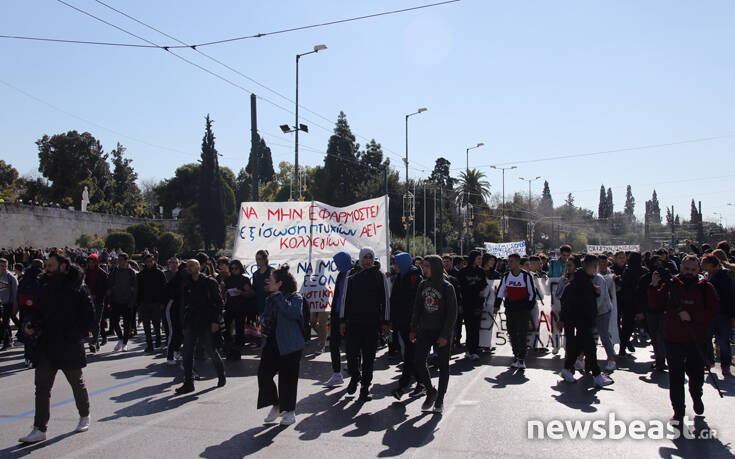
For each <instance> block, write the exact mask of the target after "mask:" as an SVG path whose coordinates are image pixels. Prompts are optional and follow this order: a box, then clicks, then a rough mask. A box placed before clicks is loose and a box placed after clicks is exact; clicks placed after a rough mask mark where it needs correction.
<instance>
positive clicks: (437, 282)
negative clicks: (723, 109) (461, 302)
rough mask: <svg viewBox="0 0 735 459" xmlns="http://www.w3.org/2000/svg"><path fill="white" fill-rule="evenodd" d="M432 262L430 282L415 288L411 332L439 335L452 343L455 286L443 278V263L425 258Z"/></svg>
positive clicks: (455, 319)
mask: <svg viewBox="0 0 735 459" xmlns="http://www.w3.org/2000/svg"><path fill="white" fill-rule="evenodd" d="M427 259H428V260H429V263H431V274H432V277H431V278H430V279H425V280H424V281H423V282H421V284H420V285H419V287H418V293H417V295H416V298H415V300H414V303H413V313H412V315H411V331H412V332H413V333H416V334H429V335H435V334H439V336H441V337H442V338H444V339H446V340H447V341H451V338H452V333H453V332H454V324H455V323H456V321H457V297H456V295H455V294H454V287H453V286H452V284H451V283H450V282H449V281H448V280H447V278H446V277H445V276H444V271H443V268H442V260H441V258H439V257H431V256H429V257H427Z"/></svg>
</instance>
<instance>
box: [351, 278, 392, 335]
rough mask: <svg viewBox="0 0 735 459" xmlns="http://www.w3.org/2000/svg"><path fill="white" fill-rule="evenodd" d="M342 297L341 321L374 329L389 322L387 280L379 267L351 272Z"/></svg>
mask: <svg viewBox="0 0 735 459" xmlns="http://www.w3.org/2000/svg"><path fill="white" fill-rule="evenodd" d="M344 295H345V302H344V305H343V307H342V310H341V311H340V319H341V320H342V321H344V322H347V323H348V324H361V325H365V326H376V327H377V326H379V325H380V324H381V323H383V324H387V323H389V322H390V299H389V296H388V295H389V288H388V280H387V279H386V277H385V276H384V275H383V273H381V272H380V265H378V264H375V265H374V266H372V267H370V268H367V269H363V268H357V269H356V270H354V272H352V271H351V273H350V275H349V276H348V277H347V280H346V281H345V293H344Z"/></svg>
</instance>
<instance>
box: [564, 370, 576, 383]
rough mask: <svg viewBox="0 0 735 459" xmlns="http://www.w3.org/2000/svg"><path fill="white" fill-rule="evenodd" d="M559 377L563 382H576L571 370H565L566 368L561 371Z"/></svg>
mask: <svg viewBox="0 0 735 459" xmlns="http://www.w3.org/2000/svg"><path fill="white" fill-rule="evenodd" d="M561 377H562V378H564V381H566V382H570V383H573V382H576V381H577V380H576V379H574V373H572V371H571V370H567V369H566V368H565V369H563V370H561Z"/></svg>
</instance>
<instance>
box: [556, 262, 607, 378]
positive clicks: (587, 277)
mask: <svg viewBox="0 0 735 459" xmlns="http://www.w3.org/2000/svg"><path fill="white" fill-rule="evenodd" d="M596 271H597V257H595V256H594V255H587V256H585V257H584V261H583V262H582V268H580V269H577V270H576V271H575V272H574V275H573V276H572V280H571V281H570V283H569V285H567V287H566V288H565V289H564V292H563V293H562V297H561V312H560V314H559V319H560V320H559V321H560V325H561V326H562V327H563V328H564V336H565V338H566V357H565V359H564V369H563V370H562V372H561V374H562V377H563V378H564V379H565V380H566V381H567V382H575V379H574V362H575V361H576V360H577V357H578V356H579V355H580V354H581V353H584V355H585V360H586V362H585V364H586V365H587V366H588V367H589V369H590V371H591V372H592V375H593V376H594V377H595V385H596V386H597V387H602V386H607V385H609V384H612V382H613V381H612V380H611V379H610V378H608V377H607V376H606V375H604V374H602V372H601V371H600V366H599V365H598V364H597V346H596V344H595V339H594V336H593V333H594V330H595V327H596V319H597V296H598V295H600V294H601V292H599V291H598V290H597V289H596V288H595V286H594V285H593V284H592V277H593V276H594V275H595V272H596Z"/></svg>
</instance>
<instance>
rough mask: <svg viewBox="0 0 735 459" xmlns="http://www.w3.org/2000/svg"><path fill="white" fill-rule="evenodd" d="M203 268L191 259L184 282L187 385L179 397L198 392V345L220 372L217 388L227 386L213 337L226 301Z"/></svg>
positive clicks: (185, 371)
mask: <svg viewBox="0 0 735 459" xmlns="http://www.w3.org/2000/svg"><path fill="white" fill-rule="evenodd" d="M200 266H201V265H200V264H199V262H198V261H197V260H194V259H191V260H189V261H187V262H186V271H187V273H188V276H187V277H186V278H184V281H183V292H182V295H181V303H182V305H183V313H184V314H183V316H184V350H183V354H184V384H183V385H182V386H181V387H179V388H177V389H176V393H177V394H188V393H189V392H194V376H193V373H194V371H193V370H194V368H193V365H194V344H195V343H196V342H197V340H198V341H199V344H201V346H202V347H203V348H204V350H205V351H206V353H207V354H209V357H210V358H211V359H212V363H213V364H214V368H215V370H216V371H217V377H218V379H217V387H222V386H224V385H225V382H226V379H225V367H224V364H223V363H222V359H221V358H220V356H219V354H218V353H217V351H216V350H215V348H214V343H213V342H212V341H213V339H212V335H213V334H214V333H217V332H218V331H219V324H220V319H221V316H222V297H221V296H220V293H219V285H218V284H217V281H216V280H215V279H214V278H213V277H210V276H207V275H206V274H203V273H201V272H200V271H199V270H200Z"/></svg>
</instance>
